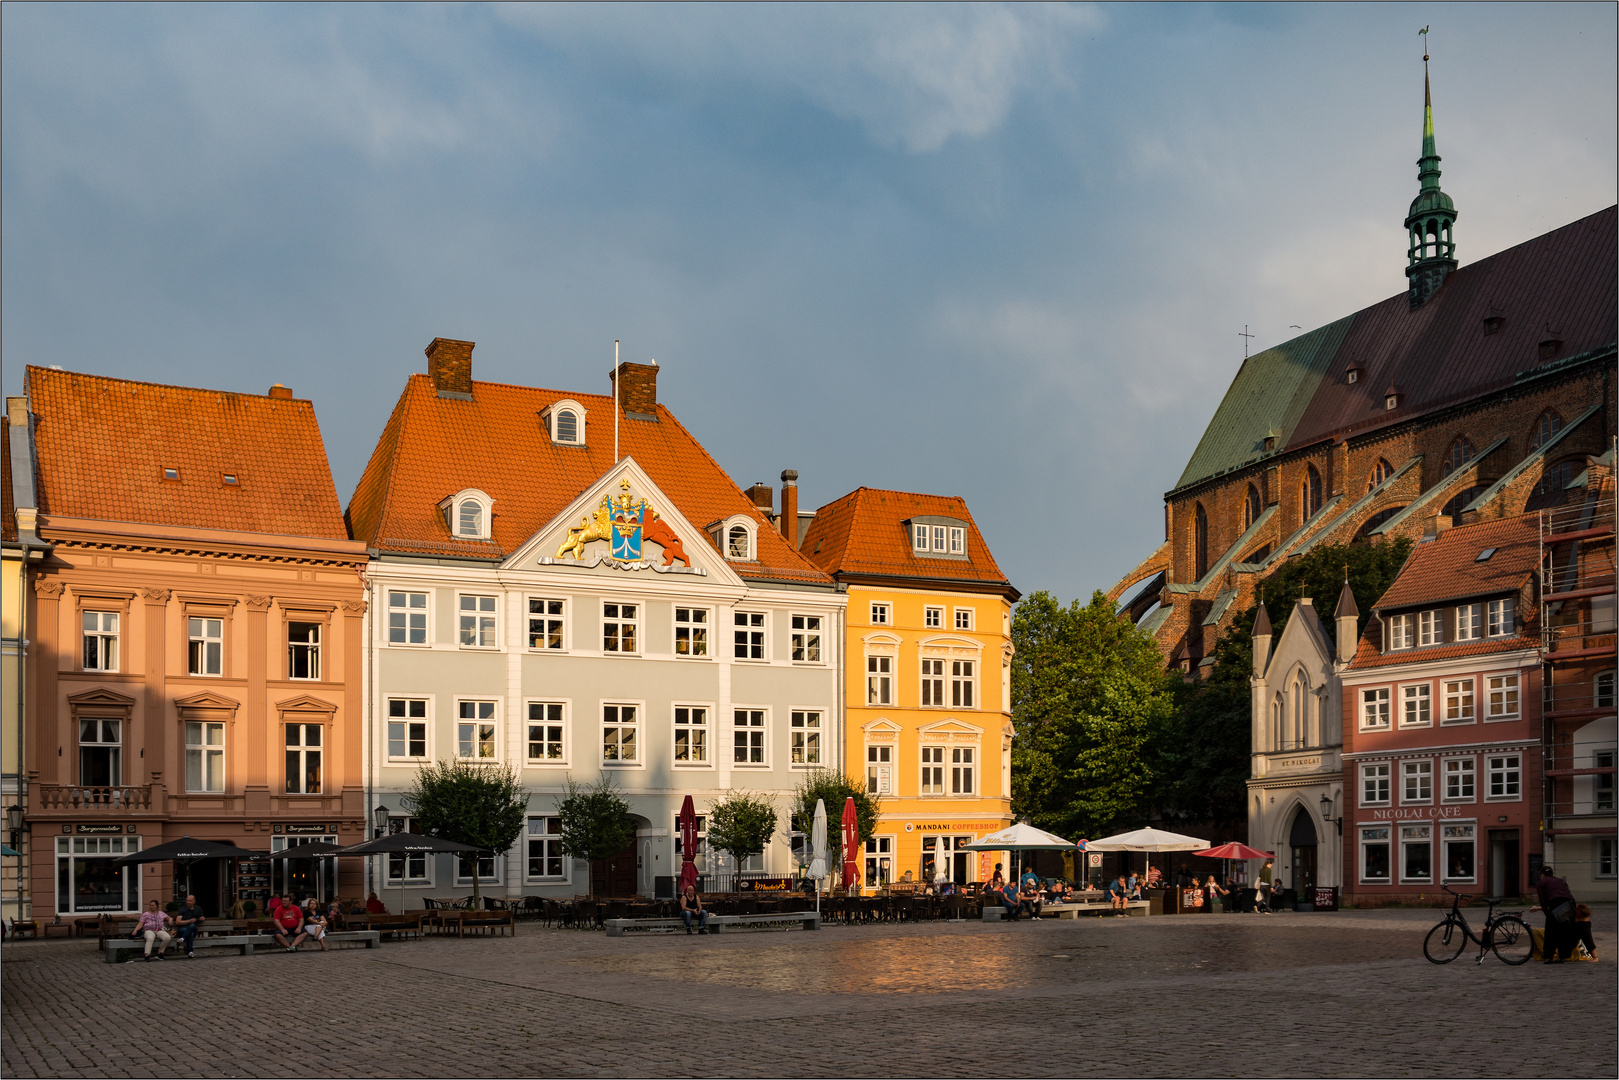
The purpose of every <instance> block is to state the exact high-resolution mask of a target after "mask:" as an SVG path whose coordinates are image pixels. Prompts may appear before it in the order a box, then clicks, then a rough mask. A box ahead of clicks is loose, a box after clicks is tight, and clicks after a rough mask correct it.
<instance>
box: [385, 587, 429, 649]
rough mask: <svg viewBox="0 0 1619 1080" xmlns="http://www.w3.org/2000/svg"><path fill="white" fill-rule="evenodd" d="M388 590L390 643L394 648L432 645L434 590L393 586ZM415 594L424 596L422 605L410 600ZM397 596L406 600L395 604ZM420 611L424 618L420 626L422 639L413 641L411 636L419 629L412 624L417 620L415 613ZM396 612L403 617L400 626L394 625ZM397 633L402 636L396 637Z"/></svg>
mask: <svg viewBox="0 0 1619 1080" xmlns="http://www.w3.org/2000/svg"><path fill="white" fill-rule="evenodd" d="M386 591H387V594H388V596H387V600H388V625H387V627H386V633H387V640H388V645H389V646H390V647H392V648H398V649H425V648H428V647H430V646H431V645H432V644H433V614H432V612H433V609H432V604H433V593H432V591H431V590H428V591H425V592H424V591H421V590H418V589H393V588H390V589H387V590H386ZM413 596H419V597H421V598H422V603H421V606H420V607H417V606H415V605H414V604H412V603H411V602H410V600H411V597H413ZM395 597H399V598H401V599H402V600H403V601H404V602H403V603H401V604H395V603H394V598H395ZM418 612H420V614H421V619H422V625H421V627H420V630H421V634H422V640H420V641H411V640H410V637H411V634H412V632H414V631H415V630H417V629H418V628H417V627H415V626H412V625H411V624H412V623H413V622H414V621H415V615H416V613H418ZM396 614H397V615H399V616H401V617H402V618H401V621H400V624H399V625H398V626H395V625H394V617H395V615H396ZM395 633H398V634H399V635H400V637H398V638H395V637H394V634H395Z"/></svg>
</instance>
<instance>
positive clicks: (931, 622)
mask: <svg viewBox="0 0 1619 1080" xmlns="http://www.w3.org/2000/svg"><path fill="white" fill-rule="evenodd" d="M922 625H923V626H925V627H927V628H928V629H930V630H931V629H940V628H942V627H943V626H944V608H942V607H933V606H931V605H929V606H927V607H924V608H923V609H922Z"/></svg>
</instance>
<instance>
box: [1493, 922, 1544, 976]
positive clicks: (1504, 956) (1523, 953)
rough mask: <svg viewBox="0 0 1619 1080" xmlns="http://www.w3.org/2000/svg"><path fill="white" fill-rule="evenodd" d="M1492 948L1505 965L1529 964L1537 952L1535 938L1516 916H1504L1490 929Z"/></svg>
mask: <svg viewBox="0 0 1619 1080" xmlns="http://www.w3.org/2000/svg"><path fill="white" fill-rule="evenodd" d="M1490 948H1492V949H1494V950H1495V955H1496V956H1497V957H1498V958H1499V959H1500V960H1501V962H1502V963H1504V964H1511V965H1513V966H1514V967H1516V966H1517V965H1519V964H1527V963H1528V962H1529V957H1530V955H1531V954H1532V953H1533V952H1534V951H1535V938H1534V935H1533V934H1531V933H1530V932H1529V927H1528V926H1527V925H1525V924H1524V921H1523V920H1522V919H1520V918H1518V917H1517V916H1516V915H1503V916H1501V917H1500V918H1499V919H1497V920H1495V925H1494V926H1493V927H1491V928H1490Z"/></svg>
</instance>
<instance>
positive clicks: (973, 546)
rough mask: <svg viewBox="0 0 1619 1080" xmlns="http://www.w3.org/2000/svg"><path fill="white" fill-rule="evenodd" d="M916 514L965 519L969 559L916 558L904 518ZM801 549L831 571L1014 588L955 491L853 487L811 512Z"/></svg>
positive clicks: (906, 518) (813, 560)
mask: <svg viewBox="0 0 1619 1080" xmlns="http://www.w3.org/2000/svg"><path fill="white" fill-rule="evenodd" d="M917 516H933V517H948V518H958V519H960V520H961V521H965V522H966V523H967V558H966V559H965V560H961V559H935V558H920V557H918V556H917V555H916V554H915V553H914V552H912V550H911V538H910V534H909V533H908V532H907V530H906V528H905V525H904V524H903V523H904V522H905V521H907V520H909V519H910V518H912V517H917ZM803 551H804V554H805V555H806V556H808V557H809V559H810V561H811V562H813V563H814V564H815V565H816V566H819V567H820V568H821V569H822V570H825V571H826V572H827V573H830V574H873V575H881V576H886V577H910V578H929V579H933V580H936V581H977V582H984V583H985V584H992V585H1000V586H1003V587H1005V588H1007V589H1011V588H1012V585H1011V582H1009V581H1007V580H1006V575H1005V574H1003V573H1001V568H1000V567H999V566H997V565H996V563H995V556H994V555H992V554H990V550H989V545H988V544H986V543H984V537H983V535H982V534H981V533H979V531H978V525H977V524H976V523H975V522H974V521H973V517H972V513H971V511H969V510H968V509H967V501H966V500H965V499H963V498H961V497H960V496H957V495H919V494H916V493H915V492H910V491H885V490H882V489H880V488H866V487H863V488H856V489H855V490H854V491H851V492H849V494H847V495H845V496H843V498H841V499H837V500H834V501H833V502H830V503H827V504H826V505H825V506H823V507H821V508H820V509H819V510H817V511H815V518H814V520H813V521H811V523H810V527H809V532H807V533H805V534H804V544H803ZM1014 591H1015V590H1014Z"/></svg>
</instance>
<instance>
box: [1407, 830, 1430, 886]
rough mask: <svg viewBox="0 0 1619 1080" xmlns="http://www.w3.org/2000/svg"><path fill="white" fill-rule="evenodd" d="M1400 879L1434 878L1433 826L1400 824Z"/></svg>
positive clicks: (1418, 879)
mask: <svg viewBox="0 0 1619 1080" xmlns="http://www.w3.org/2000/svg"><path fill="white" fill-rule="evenodd" d="M1400 880H1401V881H1432V880H1433V826H1432V825H1402V826H1400Z"/></svg>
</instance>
